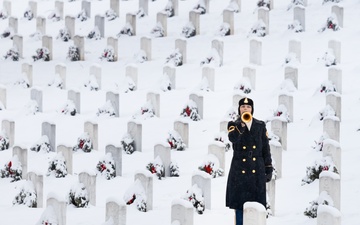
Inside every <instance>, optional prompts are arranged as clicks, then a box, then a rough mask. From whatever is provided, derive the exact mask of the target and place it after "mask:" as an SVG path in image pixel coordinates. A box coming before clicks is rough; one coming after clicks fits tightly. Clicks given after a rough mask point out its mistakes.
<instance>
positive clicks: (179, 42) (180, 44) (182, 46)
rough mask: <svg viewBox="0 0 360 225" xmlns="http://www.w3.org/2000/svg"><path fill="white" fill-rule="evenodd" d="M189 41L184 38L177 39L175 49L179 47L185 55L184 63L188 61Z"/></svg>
mask: <svg viewBox="0 0 360 225" xmlns="http://www.w3.org/2000/svg"><path fill="white" fill-rule="evenodd" d="M186 46H187V42H186V40H183V39H176V40H175V49H179V52H180V53H181V55H182V57H183V64H185V63H186V61H187V49H186Z"/></svg>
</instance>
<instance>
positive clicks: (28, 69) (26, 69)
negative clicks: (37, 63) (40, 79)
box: [21, 63, 33, 87]
mask: <svg viewBox="0 0 360 225" xmlns="http://www.w3.org/2000/svg"><path fill="white" fill-rule="evenodd" d="M21 73H23V74H25V75H26V78H27V79H28V81H29V85H30V87H32V86H33V66H32V65H31V64H29V63H23V64H22V65H21Z"/></svg>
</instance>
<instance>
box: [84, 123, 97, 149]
mask: <svg viewBox="0 0 360 225" xmlns="http://www.w3.org/2000/svg"><path fill="white" fill-rule="evenodd" d="M84 132H87V133H88V134H89V136H90V140H91V141H92V144H93V149H94V150H99V128H98V124H97V123H96V122H89V121H88V122H85V124H84Z"/></svg>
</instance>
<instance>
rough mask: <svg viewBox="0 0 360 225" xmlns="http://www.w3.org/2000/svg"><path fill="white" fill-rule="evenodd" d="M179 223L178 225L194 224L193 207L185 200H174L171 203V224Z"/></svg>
mask: <svg viewBox="0 0 360 225" xmlns="http://www.w3.org/2000/svg"><path fill="white" fill-rule="evenodd" d="M176 221H177V222H179V224H180V225H193V224H194V207H193V205H192V204H191V203H190V202H189V201H187V200H185V199H175V200H173V201H172V202H171V224H173V223H174V222H176Z"/></svg>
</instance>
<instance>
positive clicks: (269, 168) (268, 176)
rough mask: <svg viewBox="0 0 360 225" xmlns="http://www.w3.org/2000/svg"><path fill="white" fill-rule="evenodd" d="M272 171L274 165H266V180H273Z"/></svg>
mask: <svg viewBox="0 0 360 225" xmlns="http://www.w3.org/2000/svg"><path fill="white" fill-rule="evenodd" d="M272 172H273V167H272V166H266V167H265V177H266V182H269V181H271V178H272Z"/></svg>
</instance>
